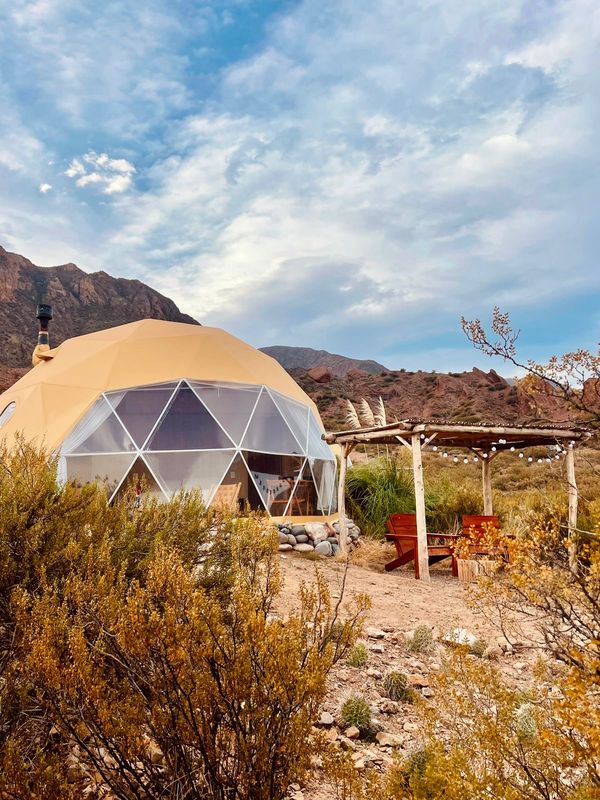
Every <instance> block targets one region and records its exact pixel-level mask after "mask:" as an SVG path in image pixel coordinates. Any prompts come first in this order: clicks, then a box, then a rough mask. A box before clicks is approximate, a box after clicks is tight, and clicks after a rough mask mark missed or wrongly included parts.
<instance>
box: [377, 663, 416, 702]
mask: <svg viewBox="0 0 600 800" xmlns="http://www.w3.org/2000/svg"><path fill="white" fill-rule="evenodd" d="M383 690H384V692H385V693H386V695H387V696H388V697H389V698H390V700H410V699H411V698H412V690H411V688H410V686H409V685H408V678H407V677H406V675H405V674H404V673H403V672H398V671H396V670H392V672H388V674H387V675H386V676H385V678H384V679H383Z"/></svg>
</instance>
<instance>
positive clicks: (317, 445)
mask: <svg viewBox="0 0 600 800" xmlns="http://www.w3.org/2000/svg"><path fill="white" fill-rule="evenodd" d="M322 433H323V431H322V430H321V428H320V427H319V425H318V424H317V421H316V419H315V418H314V415H313V414H312V413H311V414H310V417H309V423H308V457H309V458H321V459H323V460H325V461H331V459H332V458H333V454H332V452H331V450H330V449H329V445H328V444H327V443H326V442H325V441H324V440H323V439H322V438H321V436H322Z"/></svg>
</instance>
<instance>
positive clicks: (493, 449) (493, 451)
mask: <svg viewBox="0 0 600 800" xmlns="http://www.w3.org/2000/svg"><path fill="white" fill-rule="evenodd" d="M495 452H496V445H492V453H495Z"/></svg>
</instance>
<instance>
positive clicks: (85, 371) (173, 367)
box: [0, 319, 320, 450]
mask: <svg viewBox="0 0 600 800" xmlns="http://www.w3.org/2000/svg"><path fill="white" fill-rule="evenodd" d="M34 344H35V343H34V342H32V349H33V346H34ZM50 355H52V356H53V358H52V359H51V360H48V361H44V362H42V363H41V364H38V366H37V367H34V368H33V369H32V370H30V371H29V372H28V373H27V374H26V375H24V376H23V377H22V378H21V379H20V380H19V381H17V383H15V384H14V385H13V386H11V387H10V389H8V390H7V391H6V392H4V393H3V394H2V395H0V413H1V412H2V411H3V410H4V408H6V406H7V405H8V404H9V403H11V402H12V401H14V402H15V403H16V406H17V407H16V410H15V413H14V414H13V415H12V417H11V418H10V419H9V420H8V421H7V422H6V424H5V425H3V426H2V428H1V429H0V437H3V438H5V440H6V441H7V442H9V443H10V442H11V441H12V440H14V436H15V434H16V433H17V432H22V433H23V434H24V435H25V436H26V438H28V439H31V440H35V441H37V442H39V443H42V442H43V443H44V444H45V446H46V447H48V448H49V449H51V450H54V449H56V448H58V447H59V446H60V444H61V443H62V441H63V440H64V438H65V436H66V435H67V434H68V433H69V431H70V430H71V429H72V428H73V426H74V425H75V424H76V422H77V421H78V420H79V419H80V418H81V417H82V416H83V414H84V413H85V412H86V411H87V409H88V408H90V407H91V406H92V404H93V403H94V401H95V400H96V398H97V397H98V395H99V394H100V393H101V392H104V391H113V390H116V389H127V388H130V387H133V386H144V385H146V384H151V383H161V382H166V381H174V380H179V379H180V378H189V379H190V380H196V381H208V382H212V381H214V382H221V383H238V384H239V383H241V384H265V385H266V386H268V387H269V388H271V389H275V390H276V391H278V392H281V394H284V395H286V396H287V397H291V398H292V399H294V400H298V401H299V402H300V403H303V404H304V405H308V406H310V408H311V409H312V410H313V411H314V413H315V415H316V418H317V419H320V417H319V413H318V411H317V408H316V406H315V404H314V403H313V402H312V400H311V399H310V398H309V397H308V395H307V394H306V393H305V392H303V391H302V389H301V388H300V387H299V386H298V384H297V383H296V382H295V381H294V380H293V378H291V377H290V376H289V375H288V373H287V372H286V371H285V370H284V369H283V367H281V366H280V364H278V363H277V362H276V361H275V360H274V359H273V358H271V357H270V356H267V355H265V354H264V353H261V352H260V351H259V350H256V349H255V348H254V347H251V346H250V345H248V344H246V343H245V342H242V341H241V340H240V339H237V338H236V337H235V336H232V335H231V334H229V333H227V332H226V331H224V330H221V329H220V328H209V327H206V326H199V325H188V324H185V323H180V322H165V321H162V320H152V319H147V320H140V321H139V322H132V323H129V324H128V325H119V326H118V327H115V328H109V329H107V330H104V331H98V332H97V333H90V334H87V335H86V336H77V337H75V338H73V339H68V340H67V341H66V342H63V344H61V345H60V347H57V348H55V349H53V350H50Z"/></svg>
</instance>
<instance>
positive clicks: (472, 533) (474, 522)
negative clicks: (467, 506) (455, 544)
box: [462, 514, 500, 556]
mask: <svg viewBox="0 0 600 800" xmlns="http://www.w3.org/2000/svg"><path fill="white" fill-rule="evenodd" d="M462 523H463V536H464V537H466V538H467V539H468V540H469V554H470V555H477V556H486V555H498V552H499V549H498V548H496V547H491V546H490V545H489V544H487V543H486V542H485V538H486V536H489V534H490V532H491V531H493V530H497V531H499V530H500V522H499V521H498V517H494V516H484V515H482V514H464V515H463V518H462Z"/></svg>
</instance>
